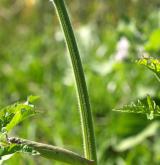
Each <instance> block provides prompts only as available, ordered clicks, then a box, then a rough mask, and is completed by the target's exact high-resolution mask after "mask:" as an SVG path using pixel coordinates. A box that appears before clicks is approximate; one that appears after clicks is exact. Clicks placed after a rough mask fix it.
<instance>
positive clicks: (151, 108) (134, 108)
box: [114, 96, 160, 120]
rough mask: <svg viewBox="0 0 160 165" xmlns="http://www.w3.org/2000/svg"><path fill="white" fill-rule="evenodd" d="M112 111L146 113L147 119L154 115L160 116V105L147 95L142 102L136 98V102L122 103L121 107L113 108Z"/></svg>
mask: <svg viewBox="0 0 160 165" xmlns="http://www.w3.org/2000/svg"><path fill="white" fill-rule="evenodd" d="M114 111H120V112H128V113H142V114H146V115H147V119H150V120H152V119H153V118H154V117H155V116H160V107H159V106H158V105H156V103H155V101H154V100H153V99H152V98H151V97H150V96H147V99H146V100H144V101H143V102H142V101H140V100H138V101H137V102H136V103H131V104H129V105H124V106H123V107H122V108H118V109H114Z"/></svg>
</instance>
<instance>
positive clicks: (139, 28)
mask: <svg viewBox="0 0 160 165" xmlns="http://www.w3.org/2000/svg"><path fill="white" fill-rule="evenodd" d="M66 3H67V5H68V6H69V7H68V8H69V11H70V15H71V18H72V21H73V25H74V29H75V31H76V36H77V40H78V44H79V47H80V51H81V55H82V61H83V66H84V69H85V74H86V79H87V84H88V89H89V94H90V99H91V104H92V109H93V113H94V121H95V130H96V138H97V149H98V159H99V162H100V164H101V165H112V164H116V165H125V164H127V165H130V164H137V165H144V164H155V165H156V164H159V162H160V149H159V145H160V140H159V136H160V135H159V130H160V128H159V125H160V121H159V118H158V117H157V118H156V119H154V120H153V121H148V120H147V119H146V116H143V115H135V114H121V113H116V112H113V111H112V109H113V108H116V107H120V106H122V105H124V104H127V103H129V102H131V101H134V100H137V99H138V98H139V99H141V100H143V99H145V98H146V97H147V94H149V95H151V96H152V97H154V100H155V101H156V103H157V104H160V99H159V98H160V92H159V91H160V90H159V89H160V87H159V84H158V81H157V80H156V78H155V77H154V75H153V74H152V73H151V71H149V70H147V69H146V68H145V67H143V66H139V65H138V64H136V63H134V60H136V59H137V58H139V57H141V56H146V57H148V56H153V57H156V58H159V55H160V10H159V8H160V2H159V0H152V1H148V0H141V1H138V0H131V1H127V0H122V1H117V0H112V1H106V0H87V1H86V0H81V1H79V0H75V1H71V0H68V1H66ZM0 25H1V26H0V91H1V92H0V107H3V106H6V105H8V104H11V103H13V102H15V101H17V100H20V101H23V100H26V97H27V96H28V95H39V96H40V100H39V102H37V109H38V110H39V111H41V113H40V114H39V115H37V116H36V117H34V118H29V119H28V120H26V121H24V122H23V123H22V124H20V125H19V126H18V127H16V128H15V129H14V132H12V135H16V136H20V137H23V138H27V139H31V140H36V141H40V142H45V143H51V144H54V145H58V146H61V147H66V148H68V149H73V150H74V151H77V152H79V153H82V139H81V128H80V125H79V121H80V119H79V116H78V110H77V109H78V105H77V100H76V97H75V96H76V95H75V89H74V80H73V76H72V72H71V68H70V62H69V61H68V58H67V51H66V48H65V44H64V40H63V34H62V33H61V29H60V27H59V23H58V21H57V18H56V14H55V11H54V9H53V7H52V5H51V4H50V3H49V2H48V1H42V0H24V1H21V0H16V1H10V0H1V1H0ZM3 164H7V165H14V164H15V165H16V164H24V165H28V164H30V165H36V164H38V165H43V164H45V165H51V164H53V162H51V161H50V160H47V159H45V158H40V157H38V156H37V157H31V156H28V155H21V154H16V155H15V156H13V157H12V158H11V159H9V160H7V161H6V162H4V163H3ZM54 164H55V165H61V163H57V162H54Z"/></svg>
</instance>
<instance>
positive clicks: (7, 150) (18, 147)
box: [0, 144, 38, 157]
mask: <svg viewBox="0 0 160 165" xmlns="http://www.w3.org/2000/svg"><path fill="white" fill-rule="evenodd" d="M16 152H22V153H30V154H32V155H37V154H38V152H36V151H35V150H34V149H33V148H32V147H29V146H27V145H23V144H8V146H5V147H4V146H1V147H0V157H2V156H6V155H10V154H14V153H16Z"/></svg>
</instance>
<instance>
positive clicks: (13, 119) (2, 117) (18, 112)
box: [0, 96, 36, 133]
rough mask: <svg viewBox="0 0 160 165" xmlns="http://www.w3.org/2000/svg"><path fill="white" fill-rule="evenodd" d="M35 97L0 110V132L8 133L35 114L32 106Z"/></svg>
mask: <svg viewBox="0 0 160 165" xmlns="http://www.w3.org/2000/svg"><path fill="white" fill-rule="evenodd" d="M33 101H35V97H34V96H32V97H29V99H28V100H27V101H26V102H24V103H15V104H13V105H10V106H7V107H5V108H3V109H1V110H0V131H1V132H2V133H5V132H8V131H10V130H11V129H13V127H15V126H16V125H17V124H19V123H20V122H21V121H22V120H24V119H26V118H27V117H30V116H32V115H34V114H36V111H35V108H34V105H33V104H31V103H32V102H33Z"/></svg>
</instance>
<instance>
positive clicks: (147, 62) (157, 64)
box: [137, 58, 160, 80]
mask: <svg viewBox="0 0 160 165" xmlns="http://www.w3.org/2000/svg"><path fill="white" fill-rule="evenodd" d="M137 63H138V64H140V65H144V66H146V67H147V68H148V69H150V70H151V71H153V72H154V73H155V74H156V76H157V78H158V79H159V80H160V60H159V59H154V58H142V59H139V60H138V61H137Z"/></svg>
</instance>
